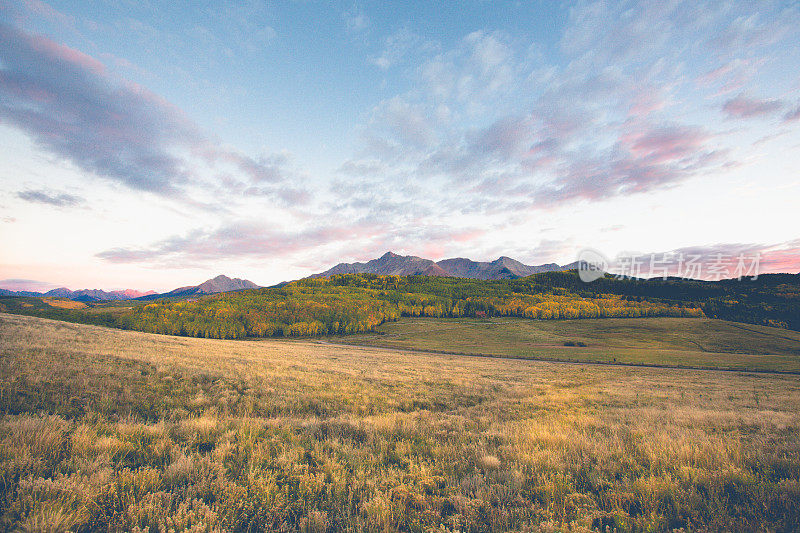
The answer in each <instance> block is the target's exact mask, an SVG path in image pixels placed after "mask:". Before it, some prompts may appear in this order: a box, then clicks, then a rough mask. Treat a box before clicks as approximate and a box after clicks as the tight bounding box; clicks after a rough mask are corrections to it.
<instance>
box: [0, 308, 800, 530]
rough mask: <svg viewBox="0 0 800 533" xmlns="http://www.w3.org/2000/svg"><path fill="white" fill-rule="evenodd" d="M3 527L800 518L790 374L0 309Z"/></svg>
mask: <svg viewBox="0 0 800 533" xmlns="http://www.w3.org/2000/svg"><path fill="white" fill-rule="evenodd" d="M0 339H2V343H1V344H0V407H1V408H2V412H3V415H2V419H0V478H1V479H0V487H1V488H2V493H0V498H2V499H1V500H0V505H1V506H2V507H1V510H2V523H0V529H14V528H20V529H23V530H30V531H66V530H72V531H95V530H112V531H144V530H146V529H147V528H149V531H151V532H152V531H184V530H192V531H260V530H265V529H266V530H288V531H339V530H350V531H397V530H403V531H430V530H437V529H439V530H451V531H455V530H460V531H509V530H511V531H559V530H560V531H565V530H572V531H584V530H590V529H602V528H605V527H606V526H608V527H610V528H617V529H618V530H620V531H633V530H656V531H658V530H671V529H676V528H686V529H688V530H694V529H700V530H709V529H710V530H758V529H764V530H784V531H789V530H797V529H798V528H800V511H798V509H800V439H798V436H797V435H798V430H800V413H798V407H799V406H800V379H798V378H797V377H796V376H777V375H766V374H759V375H752V374H751V375H749V374H744V373H730V372H727V373H726V372H711V371H689V370H676V369H648V368H626V367H608V366H592V365H569V364H554V363H544V362H537V361H522V360H511V359H488V358H469V357H459V356H448V355H431V354H420V353H403V352H399V351H389V350H377V349H373V348H367V347H342V346H325V345H318V344H314V343H313V342H291V343H286V342H277V341H253V342H249V341H214V340H203V339H189V338H176V337H165V336H157V335H148V334H142V333H135V332H125V331H118V330H109V329H104V328H99V327H92V326H83V325H73V324H65V323H59V322H53V321H47V320H41V319H35V318H29V317H21V316H10V315H0Z"/></svg>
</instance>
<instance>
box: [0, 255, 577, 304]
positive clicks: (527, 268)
mask: <svg viewBox="0 0 800 533" xmlns="http://www.w3.org/2000/svg"><path fill="white" fill-rule="evenodd" d="M577 266H578V263H577V262H575V263H570V264H568V265H558V264H557V263H545V264H542V265H526V264H524V263H521V262H519V261H517V260H516V259H512V258H510V257H505V256H503V257H499V258H497V259H495V260H494V261H473V260H471V259H466V258H463V257H456V258H452V259H442V260H441V261H433V260H431V259H425V258H423V257H417V256H415V255H399V254H395V253H393V252H386V253H385V254H383V255H382V256H381V257H379V258H377V259H372V260H370V261H367V262H366V263H339V264H338V265H336V266H334V267H332V268H330V269H328V270H326V271H325V272H320V273H318V274H312V275H311V276H309V277H310V278H325V277H329V276H332V275H334V274H383V275H397V276H443V277H453V278H472V279H487V280H488V279H515V278H523V277H525V276H530V275H532V274H539V273H541V272H552V271H557V270H570V269H574V268H577ZM279 285H283V284H279ZM259 287H260V286H259V285H256V284H255V283H253V282H252V281H249V280H246V279H239V278H229V277H227V276H223V275H219V276H217V277H215V278H211V279H209V280H207V281H204V282H203V283H201V284H199V285H188V286H186V287H178V288H177V289H173V290H171V291H169V292H164V293H156V292H155V291H148V292H139V291H136V290H132V289H126V290H121V291H104V290H100V289H80V290H76V291H73V290H70V289H67V288H65V287H60V288H58V289H53V290H50V291H47V292H33V291H12V290H8V289H0V296H44V297H57V298H67V299H70V300H77V301H81V302H101V301H109V300H145V301H147V300H157V299H159V298H187V297H192V296H204V295H208V294H217V293H220V292H230V291H241V290H245V289H258V288H259Z"/></svg>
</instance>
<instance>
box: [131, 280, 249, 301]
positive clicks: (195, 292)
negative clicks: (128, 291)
mask: <svg viewBox="0 0 800 533" xmlns="http://www.w3.org/2000/svg"><path fill="white" fill-rule="evenodd" d="M258 288H260V285H256V284H255V283H253V282H252V281H250V280H246V279H240V278H229V277H228V276H223V275H222V274H220V275H219V276H217V277H215V278H211V279H209V280H206V281H204V282H203V283H201V284H200V285H189V286H187V287H178V288H177V289H173V290H171V291H169V292H165V293H161V294H149V295H146V296H141V297H139V298H136V299H137V300H157V299H159V298H183V297H187V296H205V295H208V294H217V293H220V292H231V291H242V290H245V289H258Z"/></svg>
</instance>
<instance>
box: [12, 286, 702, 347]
mask: <svg viewBox="0 0 800 533" xmlns="http://www.w3.org/2000/svg"><path fill="white" fill-rule="evenodd" d="M9 300H13V299H9ZM35 303H36V302H35V301H33V302H30V303H28V305H27V306H22V305H20V302H19V301H7V300H0V305H2V306H3V307H2V308H0V310H6V311H8V312H16V313H20V314H31V315H36V316H44V317H49V318H59V319H62V320H71V321H75V322H87V323H93V324H105V325H113V326H115V327H120V328H124V329H133V330H137V331H145V332H151V333H165V334H171V335H187V336H192V337H207V338H221V339H240V338H245V337H272V336H285V337H294V336H311V335H320V334H350V333H363V332H367V331H372V330H373V329H374V328H375V327H376V326H378V325H380V324H382V323H384V322H386V321H392V320H397V319H399V318H400V317H403V316H426V317H464V316H466V317H491V316H516V317H524V318H531V319H543V320H551V319H578V318H606V317H652V316H683V317H693V316H702V315H703V313H702V311H701V310H700V309H699V307H698V306H696V305H695V304H693V303H690V302H670V301H665V300H659V299H645V298H642V297H639V296H627V295H613V294H591V295H579V294H577V293H575V292H573V291H570V290H567V289H565V288H561V287H553V286H548V285H546V284H540V283H538V282H537V278H536V277H535V276H534V277H531V278H525V279H520V280H498V281H481V280H470V279H457V278H442V277H426V276H409V277H400V276H380V275H376V274H344V275H335V276H331V277H330V278H323V279H304V280H299V281H295V282H292V283H290V284H287V285H285V286H283V287H280V288H264V289H254V290H246V291H240V292H235V293H226V294H218V295H213V296H207V297H203V298H199V299H196V300H178V301H171V300H159V301H155V302H152V303H146V304H139V305H136V306H133V307H88V306H87V307H85V308H82V309H61V308H59V309H53V310H49V309H47V307H48V306H47V305H42V304H41V303H40V304H39V305H34V304H35Z"/></svg>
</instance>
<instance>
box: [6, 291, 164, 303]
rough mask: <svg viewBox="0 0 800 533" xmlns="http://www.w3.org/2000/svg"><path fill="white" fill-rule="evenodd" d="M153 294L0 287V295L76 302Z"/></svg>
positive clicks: (125, 298)
mask: <svg viewBox="0 0 800 533" xmlns="http://www.w3.org/2000/svg"><path fill="white" fill-rule="evenodd" d="M151 294H155V291H148V292H141V291H137V290H133V289H124V290H121V291H104V290H101V289H78V290H76V291H73V290H70V289H68V288H66V287H59V288H57V289H52V290H49V291H47V292H35V291H11V290H8V289H0V296H39V297H45V298H65V299H67V300H75V301H78V302H107V301H110V300H132V299H135V298H141V297H142V296H147V295H151Z"/></svg>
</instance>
